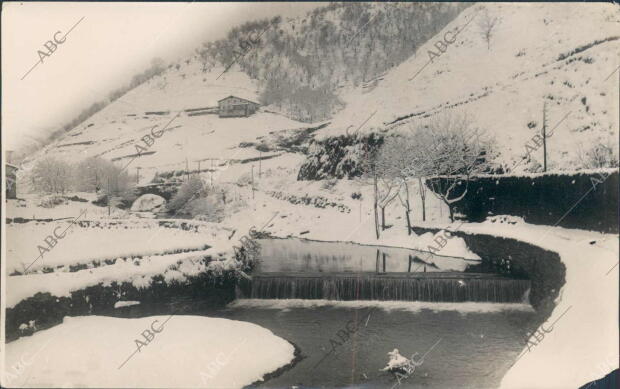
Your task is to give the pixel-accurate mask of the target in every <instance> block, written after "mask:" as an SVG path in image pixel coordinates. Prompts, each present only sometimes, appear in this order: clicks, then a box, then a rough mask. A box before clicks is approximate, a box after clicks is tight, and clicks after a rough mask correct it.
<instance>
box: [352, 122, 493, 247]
mask: <svg viewBox="0 0 620 389" xmlns="http://www.w3.org/2000/svg"><path fill="white" fill-rule="evenodd" d="M493 148H494V142H493V140H492V139H491V138H489V137H488V136H486V135H485V133H484V132H482V131H480V129H478V128H477V127H476V126H475V125H474V124H473V122H472V121H471V120H470V118H469V117H468V116H467V115H465V114H442V115H438V116H436V117H435V118H434V119H432V120H431V121H429V122H428V124H426V125H423V126H418V127H411V128H409V129H407V130H405V131H403V132H401V133H400V134H398V135H394V136H389V137H387V138H386V139H385V141H384V142H383V144H382V145H381V147H380V148H378V149H377V150H374V151H372V152H368V153H366V158H364V164H365V166H364V171H365V172H366V176H367V178H368V179H369V180H370V181H371V182H372V185H373V193H374V201H373V202H374V216H375V232H376V236H377V239H378V238H379V237H380V231H383V230H385V229H386V220H385V218H386V214H385V209H386V207H387V206H388V205H389V204H390V203H392V202H393V201H394V200H395V199H398V200H399V202H400V204H401V205H402V207H403V209H404V213H405V220H406V221H407V230H408V233H411V213H412V207H411V200H410V195H411V187H410V186H411V183H412V182H417V184H418V185H417V186H418V195H419V196H420V200H421V203H422V210H421V212H422V220H426V187H429V188H430V189H431V192H432V193H433V194H434V195H435V196H436V197H437V198H439V199H440V200H441V201H442V202H443V203H444V204H446V205H447V207H448V209H449V211H450V220H452V221H453V220H454V208H453V204H454V203H456V202H457V201H459V200H461V199H462V198H463V197H465V195H466V194H467V190H468V185H469V181H470V179H471V178H472V177H473V176H474V175H476V174H479V173H483V172H485V171H488V170H489V168H490V163H491V160H492V155H491V153H492V151H493Z"/></svg>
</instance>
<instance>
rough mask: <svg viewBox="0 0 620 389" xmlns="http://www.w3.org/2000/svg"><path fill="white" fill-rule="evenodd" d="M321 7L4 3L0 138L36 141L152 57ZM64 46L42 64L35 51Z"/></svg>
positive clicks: (184, 51)
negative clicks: (243, 26) (249, 24)
mask: <svg viewBox="0 0 620 389" xmlns="http://www.w3.org/2000/svg"><path fill="white" fill-rule="evenodd" d="M322 5H325V3H323V4H320V3H196V2H194V3H60V2H59V3H54V2H47V3H31V2H28V3H20V2H10V3H6V2H5V3H3V4H2V138H3V144H4V148H5V149H10V150H11V149H12V150H16V149H18V148H19V146H20V145H22V144H23V143H24V142H28V141H27V139H28V138H31V137H36V138H41V137H42V136H44V135H45V134H47V133H49V132H50V131H51V130H55V129H57V128H58V127H60V126H61V125H63V124H64V123H66V122H67V121H69V120H70V119H72V118H73V117H75V116H76V115H77V114H78V113H79V112H80V111H82V110H83V109H84V108H86V107H88V106H89V105H90V104H92V103H93V102H95V101H99V100H102V99H104V98H105V97H106V96H107V95H108V94H109V93H110V92H111V91H112V90H114V89H117V88H118V87H120V86H121V85H125V84H127V83H128V82H129V80H130V79H131V77H132V76H133V75H134V74H136V73H139V72H141V71H143V70H145V69H146V68H147V67H148V66H149V65H150V61H151V59H152V58H154V57H161V58H163V59H164V60H165V61H166V62H172V61H176V60H177V59H179V58H182V57H185V56H186V55H188V54H190V53H191V52H192V51H194V49H195V48H197V47H199V46H201V44H202V43H203V42H205V41H210V40H216V39H219V38H222V37H224V36H225V35H226V33H227V32H228V31H229V30H230V28H232V27H234V26H235V25H238V24H240V23H243V22H246V21H249V20H255V19H261V18H265V17H273V16H276V15H281V16H283V18H284V19H286V18H287V17H294V16H298V15H302V14H304V13H306V12H307V11H309V10H311V9H313V8H316V7H319V6H322ZM82 17H84V19H83V20H82V21H81V22H80V23H79V24H78V25H77V26H76V27H75V28H74V29H73V30H72V31H71V33H70V34H69V35H68V36H67V38H66V41H65V42H64V43H63V44H61V45H59V46H58V48H57V50H56V51H55V52H54V53H52V55H51V56H49V57H45V58H44V59H43V63H40V64H38V65H37V66H36V67H35V68H34V69H33V70H32V71H31V72H30V73H29V74H28V75H27V76H26V77H25V78H24V79H23V80H21V78H22V77H23V76H24V74H26V72H27V71H28V70H29V69H30V68H31V67H32V66H33V65H34V64H35V63H36V62H37V61H39V56H38V54H37V51H38V50H42V51H45V52H47V49H44V47H43V45H44V44H45V42H47V41H48V40H53V36H54V34H55V33H56V32H57V31H61V34H58V38H59V39H60V38H61V37H62V36H63V35H64V34H65V33H66V32H67V31H69V29H70V28H71V27H72V26H73V25H75V24H76V23H78V21H79V20H80V19H81V18H82Z"/></svg>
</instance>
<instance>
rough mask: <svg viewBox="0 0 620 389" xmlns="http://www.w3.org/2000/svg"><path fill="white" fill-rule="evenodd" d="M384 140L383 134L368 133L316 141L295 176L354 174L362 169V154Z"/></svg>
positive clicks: (322, 177) (324, 177)
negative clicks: (360, 135)
mask: <svg viewBox="0 0 620 389" xmlns="http://www.w3.org/2000/svg"><path fill="white" fill-rule="evenodd" d="M382 144H383V136H382V135H378V134H375V133H371V134H370V135H368V136H364V137H357V136H352V135H349V136H347V135H343V136H337V137H331V138H326V139H323V140H320V141H315V142H313V143H312V145H311V146H310V148H309V151H308V157H307V158H306V160H305V161H304V163H303V164H302V165H301V168H300V169H299V174H298V175H297V179H298V180H300V181H302V180H324V179H327V178H354V177H359V176H361V175H362V174H363V173H364V171H363V170H364V167H365V166H366V164H365V163H364V162H365V161H364V158H365V156H367V155H372V154H373V153H374V151H376V150H377V149H378V148H379V147H380V146H381V145H382Z"/></svg>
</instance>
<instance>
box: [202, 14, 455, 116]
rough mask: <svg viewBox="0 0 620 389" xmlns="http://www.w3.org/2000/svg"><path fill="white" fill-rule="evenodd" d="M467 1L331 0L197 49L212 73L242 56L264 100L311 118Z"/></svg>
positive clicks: (402, 56) (403, 55) (412, 47)
mask: <svg viewBox="0 0 620 389" xmlns="http://www.w3.org/2000/svg"><path fill="white" fill-rule="evenodd" d="M465 7H467V5H461V4H457V5H455V4H450V3H332V4H329V5H327V6H325V7H321V8H317V9H315V10H314V11H312V12H310V13H309V14H307V16H306V17H305V18H298V19H294V20H290V21H285V20H282V19H281V18H280V17H275V18H273V19H270V20H261V21H256V22H250V23H246V24H243V25H241V26H239V27H237V28H233V29H232V30H231V31H230V32H229V33H228V35H227V37H226V38H225V39H222V40H218V41H214V42H206V43H204V45H203V47H201V48H200V49H198V50H197V55H198V58H199V59H200V60H201V61H202V64H203V71H205V72H206V71H208V70H210V69H211V68H213V67H214V66H221V65H223V66H225V67H228V66H230V65H231V64H234V63H238V64H239V66H240V67H241V69H242V70H243V71H244V72H246V73H247V74H248V75H249V76H250V77H252V78H255V79H257V80H259V81H260V82H261V92H262V93H261V97H260V99H261V103H262V104H265V105H270V104H273V105H275V106H277V107H279V108H280V109H282V110H283V111H285V112H287V113H288V114H289V115H291V116H292V117H294V118H295V119H298V120H303V121H308V122H312V121H317V120H323V119H325V118H327V117H329V116H331V114H332V113H333V112H334V111H335V110H337V109H338V108H340V107H341V106H342V102H341V101H340V100H339V99H338V89H339V88H342V87H344V86H350V85H353V86H359V85H360V84H363V83H366V82H369V81H372V80H373V79H375V78H376V77H377V76H380V75H381V74H383V73H384V72H385V71H387V70H388V69H390V68H392V67H394V66H396V65H398V64H400V63H401V62H403V61H404V60H406V59H407V58H409V57H410V56H412V55H413V54H414V53H415V51H416V49H417V48H418V47H420V46H421V45H422V44H424V43H425V42H426V41H427V40H428V39H430V38H432V37H433V36H434V35H435V34H437V33H438V32H439V31H440V30H441V29H442V28H443V27H445V26H446V25H447V24H448V23H449V22H450V21H451V20H452V19H454V18H455V17H456V16H457V15H458V14H459V13H460V12H461V11H462V10H463V9H464V8H465ZM259 36H260V38H258V39H257V37H259ZM242 53H245V55H240V54H242Z"/></svg>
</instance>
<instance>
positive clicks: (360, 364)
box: [115, 240, 540, 388]
mask: <svg viewBox="0 0 620 389" xmlns="http://www.w3.org/2000/svg"><path fill="white" fill-rule="evenodd" d="M377 250H378V248H377V247H374V246H359V245H352V244H343V243H325V242H316V243H308V242H303V241H300V240H276V241H273V242H265V241H263V242H262V260H261V262H260V265H259V266H258V268H257V269H255V271H254V272H253V273H252V277H253V282H254V286H252V285H250V287H249V289H248V290H246V293H245V297H244V293H243V291H241V290H238V293H239V296H240V297H241V298H239V299H237V300H235V301H233V302H232V303H230V304H228V306H226V307H222V308H215V309H214V308H213V306H208V305H207V304H206V303H205V302H204V301H178V302H176V303H173V304H157V305H156V306H147V305H138V306H133V307H128V309H127V310H124V311H123V310H119V311H117V312H116V313H115V315H119V316H130V317H140V316H148V315H154V314H167V313H171V312H175V314H176V315H201V316H209V317H220V318H227V319H232V320H240V321H246V322H251V323H255V324H257V325H260V326H262V327H264V328H267V329H269V330H271V331H272V332H273V333H274V334H275V335H277V336H279V337H281V338H284V339H286V340H288V341H289V342H291V343H293V344H295V345H296V346H297V347H298V349H299V350H300V351H301V355H302V359H301V360H300V361H298V362H297V363H296V364H295V365H294V366H292V367H290V368H288V369H286V370H285V371H284V372H282V373H281V374H279V375H278V376H276V377H272V378H270V379H269V380H268V381H267V382H266V383H263V384H262V386H264V387H269V388H291V387H326V388H332V387H334V388H335V387H338V388H341V387H364V388H390V387H396V386H400V387H403V388H492V387H497V386H498V385H499V383H500V381H501V378H502V377H503V375H504V374H505V373H506V372H507V371H508V369H509V368H510V366H511V365H512V364H513V363H514V362H515V360H516V358H517V356H518V355H519V353H520V352H522V351H523V349H524V347H525V342H526V333H527V331H528V329H531V328H533V327H535V326H536V325H537V324H538V323H540V317H539V315H538V314H537V313H536V312H535V311H534V310H533V309H532V307H531V306H530V305H529V304H528V303H527V289H528V288H529V280H511V279H506V278H505V277H502V276H500V275H497V274H480V273H469V272H467V268H468V266H469V265H470V263H469V262H468V261H465V260H463V259H460V258H449V259H447V260H445V261H429V262H419V261H417V262H416V263H415V264H417V265H420V264H421V265H422V266H424V265H426V268H427V269H426V272H424V270H423V268H420V266H417V267H416V269H417V270H416V271H412V269H411V267H412V265H411V262H412V261H411V260H410V256H412V255H415V253H413V254H412V250H405V249H389V248H380V249H379V250H382V251H384V252H386V260H385V262H384V260H383V255H382V254H381V252H380V255H379V258H380V260H377V254H376V252H377ZM309 280H310V281H309ZM312 280H314V281H312ZM356 282H357V283H356ZM375 284H377V285H379V288H378V289H376V288H374V286H373V285H375ZM257 285H258V286H257ZM364 288H367V289H368V290H367V291H366V292H364V290H365V289H364ZM238 289H243V288H242V287H240V288H238ZM326 296H327V297H326ZM425 296H426V297H425ZM438 296H439V297H438ZM247 297H254V298H247ZM256 297H258V298H256ZM300 297H301V298H300ZM397 300H398V301H397ZM222 331H226V329H225V328H223V329H222ZM205 347H208V345H205ZM395 348H397V349H399V351H400V353H401V355H403V356H405V357H407V358H411V357H412V356H415V357H414V360H416V361H417V362H418V363H419V366H417V367H416V369H415V371H414V372H413V374H411V375H410V376H408V377H406V378H405V377H403V378H402V379H401V382H400V383H399V382H398V380H397V378H396V377H395V376H394V375H392V374H391V373H388V372H384V371H381V369H382V368H383V367H384V366H385V365H386V364H387V362H388V359H389V358H388V355H387V353H388V352H390V351H392V350H393V349H395ZM261 351H262V350H240V352H247V353H251V354H253V355H255V356H256V358H257V359H259V358H261V355H262V352H261ZM415 353H417V354H415ZM420 361H423V362H420Z"/></svg>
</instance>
